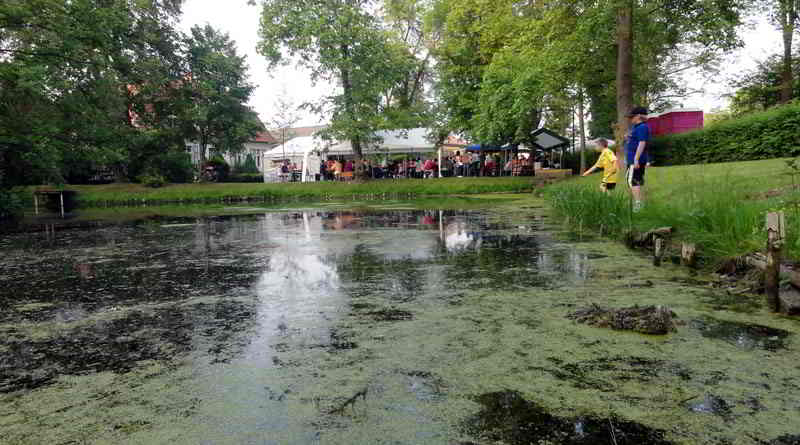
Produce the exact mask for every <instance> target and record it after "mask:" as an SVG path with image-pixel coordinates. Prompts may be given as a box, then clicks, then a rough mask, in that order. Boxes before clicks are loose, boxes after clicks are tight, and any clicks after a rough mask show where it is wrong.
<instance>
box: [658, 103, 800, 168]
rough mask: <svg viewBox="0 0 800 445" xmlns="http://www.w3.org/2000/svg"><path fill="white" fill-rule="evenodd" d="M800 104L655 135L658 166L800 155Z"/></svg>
mask: <svg viewBox="0 0 800 445" xmlns="http://www.w3.org/2000/svg"><path fill="white" fill-rule="evenodd" d="M799 135H800V104H798V103H793V104H789V105H784V106H780V107H775V108H772V109H770V110H767V111H762V112H757V113H752V114H748V115H745V116H743V117H740V118H736V119H728V120H724V121H721V122H718V123H715V124H713V125H710V126H708V127H706V128H704V129H702V130H697V131H692V132H689V133H682V134H677V135H668V136H662V137H659V138H655V139H654V140H653V141H652V144H651V145H650V147H649V148H648V150H649V153H650V154H651V156H653V157H654V158H655V160H656V164H657V165H679V164H698V163H708V162H730V161H746V160H755V159H769V158H781V157H787V156H797V155H798V154H800V136H799Z"/></svg>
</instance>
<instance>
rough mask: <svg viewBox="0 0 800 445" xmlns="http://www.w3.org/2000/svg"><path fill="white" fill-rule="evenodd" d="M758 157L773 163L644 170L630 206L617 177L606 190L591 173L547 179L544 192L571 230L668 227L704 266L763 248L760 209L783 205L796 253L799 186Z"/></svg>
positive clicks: (788, 249)
mask: <svg viewBox="0 0 800 445" xmlns="http://www.w3.org/2000/svg"><path fill="white" fill-rule="evenodd" d="M761 162H770V163H771V164H772V165H774V166H775V167H777V168H775V169H772V171H771V172H770V173H765V172H766V170H763V171H762V170H761V169H759V168H757V167H759V166H758V163H730V164H714V165H695V166H687V167H671V168H660V169H657V168H653V169H650V170H649V171H648V172H647V176H646V179H647V181H648V182H647V184H646V185H645V190H646V191H647V192H648V198H647V201H646V204H645V206H644V208H643V209H642V210H641V211H640V212H637V213H634V212H633V211H632V208H631V207H632V206H631V200H630V192H629V190H628V188H627V187H626V186H624V185H623V184H619V185H618V186H617V189H616V190H615V191H614V192H613V193H611V194H608V195H605V194H603V193H602V192H601V191H600V190H599V189H598V188H597V183H596V180H595V181H594V182H591V183H590V182H588V181H586V180H582V181H572V182H569V183H564V184H556V185H553V186H551V187H549V188H548V189H547V190H546V192H545V194H546V197H547V199H548V200H549V201H550V203H551V204H552V206H553V207H554V209H555V211H556V212H557V214H558V215H559V216H560V217H562V218H564V220H565V221H567V222H568V224H569V227H570V228H571V230H584V229H587V228H590V229H594V230H596V231H600V232H602V233H603V234H604V235H607V236H610V237H612V238H616V239H622V238H623V236H624V235H625V233H627V232H628V231H631V230H633V231H639V232H644V231H647V230H652V229H655V228H659V227H665V226H670V227H673V228H674V229H675V235H674V236H675V238H676V239H678V240H681V241H686V242H692V243H696V244H697V246H698V249H700V250H701V253H702V256H703V257H704V258H705V259H706V262H707V264H709V265H714V264H718V263H720V262H722V261H724V260H726V259H730V258H735V257H738V256H741V255H745V254H748V253H751V252H755V251H760V250H763V249H764V247H765V245H766V237H767V235H766V231H765V229H764V226H765V216H766V214H767V212H770V211H776V210H783V211H784V212H785V213H786V223H787V226H788V227H787V233H786V235H787V239H786V244H785V247H784V252H785V255H786V256H787V257H788V258H790V259H800V245H798V243H799V242H800V193H798V191H797V188H796V187H794V186H792V185H791V180H790V179H789V172H787V170H786V169H785V168H780V165H779V164H777V163H776V162H775V161H761ZM743 164H751V165H743ZM754 166H755V167H756V168H755V169H751V168H750V167H754ZM742 167H745V168H742Z"/></svg>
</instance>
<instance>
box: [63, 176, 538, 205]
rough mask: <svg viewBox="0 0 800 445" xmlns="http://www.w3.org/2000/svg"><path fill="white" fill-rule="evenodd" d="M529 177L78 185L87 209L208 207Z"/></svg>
mask: <svg viewBox="0 0 800 445" xmlns="http://www.w3.org/2000/svg"><path fill="white" fill-rule="evenodd" d="M533 186H534V182H533V178H530V177H519V176H515V177H498V178H439V179H402V180H379V181H369V182H363V183H355V182H350V183H341V182H330V181H326V182H307V183H299V182H294V183H278V184H264V183H261V184H234V183H226V184H177V185H170V186H169V187H163V188H160V189H157V190H153V189H149V188H145V187H141V186H138V185H133V184H108V185H99V186H75V187H72V188H75V189H77V190H79V191H80V194H79V199H80V204H81V205H82V206H84V207H91V206H107V205H109V204H111V205H113V204H119V205H126V204H128V203H134V202H135V203H139V204H141V203H142V200H145V201H146V202H148V203H149V204H158V203H168V202H206V201H212V200H222V199H236V198H238V197H249V198H250V199H257V200H265V201H266V200H285V199H291V200H309V201H312V200H315V201H324V200H330V199H348V200H351V199H353V198H355V197H358V198H362V199H370V198H373V199H381V198H383V199H389V198H398V197H401V198H409V197H423V196H454V195H472V194H481V193H498V192H507V193H523V192H530V191H531V190H533Z"/></svg>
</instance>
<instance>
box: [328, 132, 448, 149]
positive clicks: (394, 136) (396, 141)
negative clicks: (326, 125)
mask: <svg viewBox="0 0 800 445" xmlns="http://www.w3.org/2000/svg"><path fill="white" fill-rule="evenodd" d="M428 131H429V130H428V129H427V128H412V129H410V130H384V131H379V132H377V133H375V136H377V137H379V138H380V139H381V140H382V141H381V142H378V143H376V144H368V145H366V146H365V147H364V148H363V150H362V152H363V153H364V154H365V155H367V154H387V155H388V154H402V153H430V152H432V151H435V150H436V144H434V143H432V142H429V141H428V139H427V136H428ZM326 153H327V154H328V155H331V156H351V155H353V154H354V153H353V145H352V144H351V143H350V141H344V142H340V143H338V144H334V145H333V146H331V147H330V148H329V149H328V150H327V151H326Z"/></svg>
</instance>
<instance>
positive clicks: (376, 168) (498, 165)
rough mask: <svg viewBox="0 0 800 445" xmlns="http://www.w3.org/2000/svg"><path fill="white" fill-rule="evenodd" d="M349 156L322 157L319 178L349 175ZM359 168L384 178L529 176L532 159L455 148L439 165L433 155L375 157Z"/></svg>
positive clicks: (351, 164)
mask: <svg viewBox="0 0 800 445" xmlns="http://www.w3.org/2000/svg"><path fill="white" fill-rule="evenodd" d="M356 162H357V161H355V160H352V159H346V160H345V159H340V158H336V157H331V158H328V160H323V161H322V162H321V165H320V178H319V179H321V180H325V181H336V180H348V179H352V178H353V175H354V174H355V170H356ZM361 162H362V169H363V170H364V171H365V172H366V174H367V175H368V176H369V177H370V178H372V179H383V178H417V179H422V178H436V177H439V173H440V171H441V176H442V177H464V176H531V175H533V161H532V160H531V159H530V158H529V157H525V156H524V155H516V156H513V157H512V158H511V159H508V160H507V161H506V162H503V159H502V158H501V157H500V156H499V155H492V154H483V155H480V154H477V153H469V152H465V153H463V154H462V153H461V152H456V153H455V154H454V155H449V156H446V157H443V158H442V165H441V169H440V168H439V161H438V159H437V158H436V157H428V158H422V157H416V158H413V157H412V158H409V159H397V160H389V159H386V158H384V159H382V160H380V161H374V160H371V159H363V160H362V161H361Z"/></svg>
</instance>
